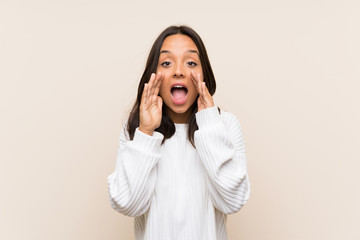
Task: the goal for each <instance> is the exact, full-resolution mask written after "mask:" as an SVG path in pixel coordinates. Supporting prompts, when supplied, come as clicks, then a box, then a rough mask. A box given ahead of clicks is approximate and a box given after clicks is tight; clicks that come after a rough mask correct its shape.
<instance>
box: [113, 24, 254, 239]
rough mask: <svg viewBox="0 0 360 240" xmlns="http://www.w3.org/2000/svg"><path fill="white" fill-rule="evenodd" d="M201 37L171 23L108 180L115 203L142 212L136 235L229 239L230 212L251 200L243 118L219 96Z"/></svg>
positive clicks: (157, 45) (156, 47)
mask: <svg viewBox="0 0 360 240" xmlns="http://www.w3.org/2000/svg"><path fill="white" fill-rule="evenodd" d="M215 89H216V83H215V78H214V75H213V72H212V69H211V65H210V62H209V59H208V56H207V53H206V49H205V46H204V44H203V42H202V40H201V38H200V36H199V35H198V34H197V33H196V32H195V31H194V30H193V29H191V28H190V27H187V26H170V27H168V28H166V29H165V30H164V31H163V32H162V33H161V34H160V35H159V37H158V38H157V39H156V41H155V42H154V44H153V46H152V48H151V51H150V54H149V57H148V60H147V63H146V67H145V71H144V73H143V75H142V78H141V80H140V83H139V87H138V94H137V100H136V102H135V104H134V106H133V109H132V111H131V113H130V116H129V118H128V120H127V121H126V122H125V123H124V124H123V127H122V131H121V134H120V139H119V142H120V143H119V149H118V152H117V159H116V167H115V171H114V172H113V173H112V174H111V175H110V176H109V177H108V188H109V195H110V201H111V205H112V207H113V208H114V209H115V210H117V211H119V212H120V213H122V214H124V215H127V216H131V217H135V219H134V220H135V221H134V228H135V238H136V240H140V239H141V240H143V239H147V240H162V239H164V240H171V239H182V240H197V239H206V240H225V239H228V237H227V231H226V219H227V214H233V213H235V212H237V211H239V210H240V208H241V207H242V206H244V204H245V203H246V202H247V201H248V198H249V194H250V183H249V178H248V174H247V167H246V154H245V144H244V140H243V134H242V128H241V125H240V122H239V121H238V119H237V117H236V116H235V115H233V114H231V113H229V112H226V111H223V110H221V109H220V108H218V107H217V106H216V105H215V104H214V101H213V98H212V96H213V94H214V93H215Z"/></svg>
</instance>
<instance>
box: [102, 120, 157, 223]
mask: <svg viewBox="0 0 360 240" xmlns="http://www.w3.org/2000/svg"><path fill="white" fill-rule="evenodd" d="M125 131H126V127H125V126H123V128H122V130H121V133H120V138H119V148H118V151H117V156H116V167H115V171H114V172H113V173H112V174H111V175H109V176H108V178H107V182H108V190H109V197H110V202H111V206H112V207H113V208H114V209H115V210H116V211H118V212H120V213H122V214H124V215H127V216H131V217H135V216H140V215H142V214H144V213H145V212H146V211H147V209H148V208H149V206H150V201H151V196H152V193H153V191H154V188H155V182H156V177H157V172H156V168H155V166H156V164H157V162H158V160H159V159H160V145H161V141H162V139H163V137H164V136H163V135H162V134H161V133H159V132H154V133H153V135H152V136H149V135H147V134H145V133H143V132H141V131H140V130H139V128H136V130H135V134H134V138H133V140H132V141H130V140H129V139H128V138H126V136H125Z"/></svg>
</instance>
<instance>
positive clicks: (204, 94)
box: [190, 71, 214, 112]
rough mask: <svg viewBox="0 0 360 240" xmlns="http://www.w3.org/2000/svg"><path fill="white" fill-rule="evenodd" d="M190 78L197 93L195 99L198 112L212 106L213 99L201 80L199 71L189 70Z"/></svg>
mask: <svg viewBox="0 0 360 240" xmlns="http://www.w3.org/2000/svg"><path fill="white" fill-rule="evenodd" d="M190 75H191V76H190V78H191V80H192V81H193V83H194V84H195V86H196V90H197V91H198V93H199V98H198V101H197V105H198V112H199V111H201V110H203V109H205V108H209V107H213V106H214V100H213V98H212V96H211V95H210V93H209V90H208V88H207V87H206V85H205V82H204V81H202V79H201V75H200V73H195V72H194V71H191V73H190Z"/></svg>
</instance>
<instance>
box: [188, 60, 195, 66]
mask: <svg viewBox="0 0 360 240" xmlns="http://www.w3.org/2000/svg"><path fill="white" fill-rule="evenodd" d="M188 64H189V65H190V66H192V67H196V66H197V63H196V62H192V61H190V62H188Z"/></svg>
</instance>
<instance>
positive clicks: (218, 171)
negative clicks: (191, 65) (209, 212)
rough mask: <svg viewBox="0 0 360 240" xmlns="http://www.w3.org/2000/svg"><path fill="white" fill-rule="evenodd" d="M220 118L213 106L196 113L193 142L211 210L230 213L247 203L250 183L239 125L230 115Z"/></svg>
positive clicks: (215, 107)
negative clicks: (206, 186)
mask: <svg viewBox="0 0 360 240" xmlns="http://www.w3.org/2000/svg"><path fill="white" fill-rule="evenodd" d="M221 115H223V116H221ZM221 115H220V114H219V112H218V109H217V106H214V107H210V108H206V109H203V110H201V111H199V112H197V113H196V114H195V117H196V122H197V124H198V127H199V129H198V130H197V131H195V133H194V140H195V146H196V149H197V151H198V153H199V156H200V159H201V161H202V163H203V166H204V168H205V170H206V172H207V178H206V179H207V185H208V189H209V194H210V197H211V200H212V202H213V205H214V207H215V208H217V209H218V210H220V211H221V212H223V213H225V214H233V213H236V212H237V211H239V210H240V209H241V207H242V206H243V205H245V203H246V202H247V201H248V199H249V195H250V182H249V178H248V174H247V166H246V153H245V144H244V139H243V134H242V128H241V125H240V122H239V120H238V119H237V117H236V116H235V115H233V114H232V113H229V112H222V114H221Z"/></svg>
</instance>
